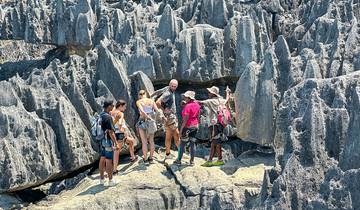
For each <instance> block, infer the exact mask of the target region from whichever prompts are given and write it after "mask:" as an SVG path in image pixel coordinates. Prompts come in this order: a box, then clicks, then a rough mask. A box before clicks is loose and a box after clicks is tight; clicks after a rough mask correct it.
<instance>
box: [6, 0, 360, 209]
mask: <svg viewBox="0 0 360 210" xmlns="http://www.w3.org/2000/svg"><path fill="white" fill-rule="evenodd" d="M359 11H360V4H359V3H358V2H357V1H351V0H345V1H339V0H335V1H329V0H321V1H316V0H310V1H293V0H276V1H268V0H261V1H252V0H190V1H189V0H187V1H185V0H182V1H173V0H166V1H165V0H164V1H159V0H142V1H110V0H105V1H100V0H58V1H34V0H31V1H6V0H5V1H3V2H2V3H1V5H0V40H1V41H0V43H1V45H0V80H1V82H0V86H1V89H0V92H1V95H0V98H1V101H0V112H1V113H0V126H1V130H0V136H1V137H0V146H1V147H0V150H1V152H0V167H1V168H4V173H5V174H6V175H7V176H1V177H0V191H1V192H5V191H13V190H17V189H22V188H27V187H31V186H34V185H39V184H41V183H44V182H46V181H49V180H52V179H56V178H61V177H63V176H65V175H66V174H68V173H69V172H72V171H75V170H77V169H79V168H81V167H83V166H86V165H89V164H91V163H93V162H94V161H95V159H96V158H97V157H98V154H97V152H96V150H98V145H96V143H95V142H94V141H93V140H92V137H91V135H90V132H89V129H90V127H91V121H90V117H91V116H92V115H93V114H94V112H101V106H102V102H103V100H104V99H105V98H111V99H113V100H118V99H125V100H127V101H128V104H129V106H128V110H127V112H126V115H125V116H126V119H127V121H128V124H129V126H130V127H131V128H132V129H134V124H135V123H136V121H137V119H136V118H137V114H136V113H137V111H136V107H135V106H134V102H135V101H136V100H137V95H136V94H137V91H138V90H139V89H146V90H148V91H149V92H152V91H153V90H154V88H153V84H152V82H153V83H154V84H157V87H158V86H160V85H159V84H161V85H163V86H165V85H166V84H167V83H168V81H169V80H170V79H172V78H176V79H178V80H179V81H180V86H181V88H180V89H181V90H184V89H186V88H187V87H189V88H190V87H191V88H192V89H195V90H196V91H197V93H198V94H197V96H198V97H199V98H200V99H203V98H205V97H206V91H205V86H206V87H210V86H212V85H217V86H220V90H221V94H223V93H224V91H223V90H224V89H225V87H226V85H227V84H232V83H230V81H234V80H237V81H238V82H237V84H236V85H230V86H231V87H230V88H231V89H232V90H233V91H234V97H235V98H234V101H235V105H234V111H235V112H236V115H235V121H236V124H235V126H236V128H237V133H236V136H237V137H238V138H240V139H242V140H243V141H246V142H250V143H255V144H258V145H262V146H271V147H274V148H275V150H276V153H277V155H276V160H277V165H276V168H275V169H274V170H272V171H267V172H266V173H265V178H264V182H263V183H264V187H263V189H262V190H261V194H260V197H259V199H255V200H252V202H250V203H248V205H247V207H249V208H251V207H253V208H256V207H258V206H260V205H261V206H262V207H268V208H271V205H275V206H276V207H278V208H284V209H287V208H294V209H308V208H313V209H329V208H340V207H342V208H348V209H351V208H353V209H357V208H360V207H359V203H358V201H357V200H358V199H356V196H357V197H358V192H357V191H356V189H358V188H360V186H359V183H358V182H356V181H353V182H352V181H351V180H358V179H357V177H358V174H359V172H358V168H359V165H358V161H356V160H357V159H359V154H360V152H359V150H358V149H357V148H359V145H358V142H359V141H358V139H360V136H359V133H358V130H359V129H358V127H359V123H358V118H359V117H358V113H359V112H358V111H359V110H358V108H359V107H358V89H359V84H358V73H357V71H358V70H360V24H359V19H360V12H359ZM139 72H140V73H139ZM194 84H195V85H197V84H198V85H199V88H197V87H195V86H194ZM200 87H201V88H200ZM179 96H180V92H178V93H177V101H178V102H179V101H180V97H179ZM178 105H179V103H178ZM179 108H180V107H179ZM179 110H180V109H179ZM204 121H206V120H204ZM202 127H206V125H205V123H204V124H203V125H202ZM205 130H206V129H205ZM204 133H206V132H204ZM201 136H203V137H202V139H204V138H206V135H205V134H204V135H201ZM9 177H11V178H9ZM300 178H301V180H300ZM297 179H299V180H297ZM294 180H295V181H294ZM334 182H337V183H340V184H339V185H334V184H333V183H334ZM356 187H357V188H356ZM339 192H341V193H340V194H341V196H340V195H339ZM174 196H175V195H174ZM175 197H176V199H175V198H174V202H175V203H176V205H174V208H175V206H177V202H178V200H179V199H180V200H181V199H182V198H181V196H180V197H179V196H177V195H176V196H175ZM178 198H179V199H178ZM226 199H227V198H226ZM334 200H335V201H337V202H335V204H334V202H333V201H334ZM180 203H181V202H180ZM234 206H235V207H239V206H240V205H234Z"/></svg>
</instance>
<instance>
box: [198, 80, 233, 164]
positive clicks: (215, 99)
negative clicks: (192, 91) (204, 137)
mask: <svg viewBox="0 0 360 210" xmlns="http://www.w3.org/2000/svg"><path fill="white" fill-rule="evenodd" d="M207 91H208V95H209V99H207V100H204V101H198V102H199V103H200V104H202V105H204V106H206V107H207V108H208V109H209V119H210V123H209V131H210V141H211V149H210V156H209V159H208V161H207V162H206V163H204V164H203V165H202V166H207V167H208V166H212V165H223V164H224V162H223V160H222V151H221V138H220V137H221V133H222V132H223V129H224V128H223V126H222V125H221V124H220V123H219V122H218V118H217V117H218V110H219V107H220V106H222V105H225V104H226V103H227V101H226V100H225V99H224V98H223V97H222V96H220V94H219V88H218V87H216V86H212V87H211V88H207ZM215 152H217V155H218V160H217V161H216V162H215V163H212V159H213V158H214V155H215Z"/></svg>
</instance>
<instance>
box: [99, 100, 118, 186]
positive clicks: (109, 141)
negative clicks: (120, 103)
mask: <svg viewBox="0 0 360 210" xmlns="http://www.w3.org/2000/svg"><path fill="white" fill-rule="evenodd" d="M103 108H104V111H103V112H102V113H101V114H100V117H101V119H100V120H101V129H102V131H103V132H104V138H103V140H102V141H101V155H100V156H101V157H100V162H99V170H100V184H102V185H103V184H104V183H105V180H104V173H105V171H106V173H107V175H108V177H109V186H114V185H115V184H116V183H115V182H114V181H113V174H112V171H113V156H114V152H113V151H114V149H120V148H121V147H120V146H121V145H119V144H118V143H117V141H116V136H115V128H114V125H113V119H112V117H111V115H110V112H111V110H113V108H114V105H113V102H112V101H111V100H106V101H105V102H104V104H103ZM115 120H116V121H117V120H119V116H116V118H115ZM114 145H115V146H114Z"/></svg>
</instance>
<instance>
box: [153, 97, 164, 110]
mask: <svg viewBox="0 0 360 210" xmlns="http://www.w3.org/2000/svg"><path fill="white" fill-rule="evenodd" d="M161 100H162V99H161V97H160V98H158V100H156V102H155V104H156V106H157V107H158V108H160V109H162V107H161Z"/></svg>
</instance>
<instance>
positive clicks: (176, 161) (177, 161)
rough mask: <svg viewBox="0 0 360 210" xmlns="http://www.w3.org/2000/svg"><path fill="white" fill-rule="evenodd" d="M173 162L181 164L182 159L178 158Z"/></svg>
mask: <svg viewBox="0 0 360 210" xmlns="http://www.w3.org/2000/svg"><path fill="white" fill-rule="evenodd" d="M173 164H175V165H181V161H180V160H178V159H176V160H175V161H174V163H173Z"/></svg>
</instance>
